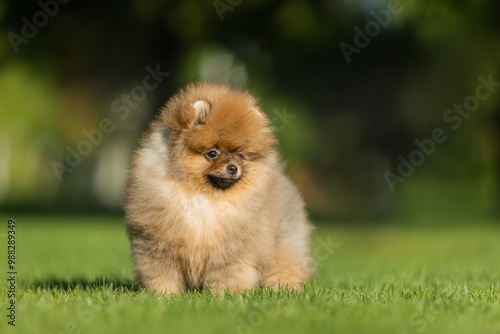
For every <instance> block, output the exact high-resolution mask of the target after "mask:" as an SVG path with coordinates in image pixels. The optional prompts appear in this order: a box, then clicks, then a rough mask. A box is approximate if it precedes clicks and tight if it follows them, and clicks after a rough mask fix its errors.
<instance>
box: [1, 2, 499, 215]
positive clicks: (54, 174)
mask: <svg viewBox="0 0 500 334" xmlns="http://www.w3.org/2000/svg"><path fill="white" fill-rule="evenodd" d="M65 2H67V1H66V0H64V1H63V0H60V2H56V1H55V0H52V1H45V2H43V1H42V2H41V3H42V4H43V5H42V4H41V3H37V2H35V1H20V0H16V1H14V0H0V24H1V25H0V35H1V36H3V37H2V38H1V39H0V205H1V207H2V211H4V212H25V213H29V212H36V213H40V212H46V213H58V212H60V213H66V214H67V213H75V214H76V213H78V214H81V213H92V214H93V213H120V212H121V198H122V191H123V184H124V179H125V172H126V169H127V167H128V163H129V161H130V158H131V154H132V152H133V150H134V149H135V147H136V146H137V142H138V140H139V138H140V136H141V133H142V131H143V130H144V129H145V128H146V127H147V124H148V123H149V121H150V120H151V119H152V118H153V117H154V115H155V114H157V112H158V109H159V108H161V106H162V105H163V103H164V102H165V101H166V100H167V99H168V98H169V97H170V96H171V95H172V94H173V93H174V92H175V91H177V90H178V89H179V88H181V87H182V86H184V85H185V84H187V83H189V82H192V81H195V80H214V81H218V82H224V83H229V84H232V85H238V86H242V87H246V88H248V89H250V90H251V91H252V92H253V93H254V94H255V95H256V96H257V97H259V99H260V100H261V102H262V106H263V108H264V110H265V111H266V112H267V113H268V114H269V116H270V117H271V118H272V119H273V122H274V125H275V127H276V130H277V135H278V137H279V138H280V141H281V144H280V150H281V152H282V153H283V156H284V158H285V160H286V161H287V170H288V173H289V174H290V175H291V177H292V179H293V180H294V181H295V182H296V183H297V184H298V186H299V188H300V189H301V191H302V193H303V194H304V197H305V198H306V201H307V203H308V208H309V211H310V213H311V216H312V217H313V219H315V220H316V221H321V220H324V221H330V222H331V221H333V222H335V221H356V222H367V221H394V222H399V223H402V224H459V223H468V222H471V221H473V222H475V223H476V222H478V221H498V215H499V213H500V210H499V208H500V191H499V189H500V188H499V185H500V181H499V180H500V150H499V144H500V141H499V134H500V87H498V85H497V84H495V83H492V84H490V86H489V87H483V88H481V90H480V92H481V94H482V95H481V96H484V95H485V94H486V93H488V97H487V98H483V99H478V98H475V97H474V96H475V95H476V94H477V92H476V91H477V87H478V85H480V84H481V83H482V82H483V81H484V80H486V81H488V80H490V81H493V82H500V67H499V64H500V20H499V17H500V4H499V3H498V2H497V1H493V0H490V1H486V0H474V1H472V0H470V1H451V0H450V1H444V0H442V1H430V0H420V1H410V0H404V1H401V2H396V4H394V5H392V4H391V2H390V1H389V2H386V1H376V0H371V1H369V0H356V1H355V0H344V1H341V0H339V1H301V0H291V1H262V0H244V1H237V0H231V1H229V0H220V1H217V0H216V1H212V0H211V1H153V0H122V1H117V0H112V1H106V2H98V1H77V0H73V1H70V2H68V3H65ZM391 6H392V7H391ZM391 10H392V11H391ZM360 31H361V33H360ZM346 50H348V51H346ZM346 54H347V56H346ZM148 67H149V69H148ZM151 69H153V70H154V69H159V70H160V71H161V72H168V73H169V75H168V76H165V75H164V76H163V77H162V78H161V79H160V81H161V82H158V85H157V86H156V87H155V88H151V89H144V87H145V86H144V83H143V79H144V78H145V76H146V75H148V73H149V72H150V71H151ZM479 77H481V78H483V81H481V79H478V78H479ZM153 82H154V81H153V80H151V81H149V84H152V83H153ZM137 87H139V88H137ZM488 89H489V90H488ZM127 96H128V98H129V100H128V104H127V102H126V100H125V99H127ZM463 103H469V104H468V106H469V108H471V109H473V111H471V112H470V113H469V112H468V111H467V112H464V113H463V114H460V113H458V112H456V111H450V112H449V113H448V109H450V108H452V109H453V106H454V104H457V105H460V104H463ZM471 105H472V107H471ZM118 106H119V107H122V109H118ZM124 106H126V107H124ZM118 110H119V112H118ZM446 116H448V117H455V118H453V120H454V121H453V122H451V121H450V118H448V121H447V120H446ZM457 117H458V118H457ZM103 119H109V120H110V122H111V124H112V128H113V130H111V131H109V132H108V133H103V132H101V134H102V138H101V139H99V138H100V137H99V136H97V135H96V136H97V137H93V138H94V140H97V139H99V140H97V141H96V142H98V143H97V144H95V145H94V144H84V142H87V143H89V139H88V137H87V135H88V133H94V134H95V133H96V132H95V131H97V130H99V129H100V127H101V122H102V120H103ZM459 121H460V124H458V122H459ZM452 126H456V129H455V128H453V127H452ZM437 128H441V129H443V131H444V133H445V135H446V138H447V139H446V140H445V141H444V142H443V143H437V144H436V143H434V144H429V145H431V146H432V145H435V149H433V150H431V151H433V152H432V154H430V155H428V156H427V155H425V156H424V155H423V154H424V153H418V152H417V151H422V149H419V148H418V146H417V144H416V143H415V140H419V141H423V142H427V143H429V142H428V141H426V140H427V138H431V136H432V133H433V131H434V130H435V129H437ZM86 134H87V135H86ZM96 138H97V139H96ZM428 147H430V146H428ZM79 149H80V150H81V151H82V152H85V155H83V154H82V155H81V161H77V160H78V159H76V158H74V157H73V158H70V161H71V159H73V160H72V161H73V162H74V165H75V166H74V167H71V166H69V165H68V158H67V156H68V154H69V152H71V150H75V151H78V150H79ZM412 157H413V159H414V160H415V159H416V160H415V161H417V162H418V165H419V166H416V167H415V168H414V170H413V171H411V172H409V174H411V175H408V176H407V177H405V178H404V180H405V181H404V182H395V181H394V184H393V188H392V189H391V185H390V184H389V183H390V182H388V180H387V178H388V175H389V174H388V173H389V172H390V173H392V174H390V175H392V176H391V177H392V179H393V180H394V175H398V174H399V175H400V177H401V172H400V171H398V169H401V168H403V169H404V168H405V167H401V166H400V164H401V159H404V160H405V161H410V158H412ZM422 157H423V158H422ZM75 161H76V162H75ZM62 166H66V167H62ZM406 168H408V166H406ZM399 180H400V181H401V180H402V179H399Z"/></svg>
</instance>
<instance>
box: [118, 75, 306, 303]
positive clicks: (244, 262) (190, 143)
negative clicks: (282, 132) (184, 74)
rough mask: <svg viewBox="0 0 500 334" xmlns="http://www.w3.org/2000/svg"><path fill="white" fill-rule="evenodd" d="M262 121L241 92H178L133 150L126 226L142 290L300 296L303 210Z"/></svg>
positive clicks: (201, 88) (206, 86)
mask: <svg viewBox="0 0 500 334" xmlns="http://www.w3.org/2000/svg"><path fill="white" fill-rule="evenodd" d="M276 145H277V141H276V138H275V136H274V134H273V131H272V128H271V126H270V121H269V119H268V117H267V116H266V115H265V114H264V113H263V112H262V110H261V109H260V107H259V105H258V103H257V101H256V99H255V98H254V97H253V96H252V95H251V94H249V93H248V92H246V91H241V90H237V89H233V88H229V87H227V86H223V85H217V84H212V83H204V82H202V83H197V84H194V85H190V86H188V87H187V88H186V89H185V90H181V91H180V92H179V93H177V94H176V95H175V96H173V97H172V98H171V99H170V101H169V102H168V103H167V104H166V106H165V107H164V108H163V110H162V113H161V115H160V117H159V118H158V119H157V120H156V121H154V122H153V124H152V127H151V131H150V132H149V133H148V134H147V135H146V137H145V138H144V139H143V141H142V143H141V146H140V148H139V149H138V150H137V152H136V154H135V157H134V159H133V162H132V164H131V168H130V170H129V177H128V181H127V187H126V196H125V198H126V200H125V201H126V203H125V210H126V221H127V230H128V233H129V236H130V241H131V247H132V252H133V256H134V260H135V268H136V273H137V277H138V279H139V281H140V283H141V284H142V285H143V286H145V287H148V288H149V289H151V290H154V291H156V292H160V293H167V294H174V293H178V292H179V291H183V290H185V289H187V288H190V287H195V288H204V287H207V286H208V287H210V288H211V289H214V290H222V289H224V290H226V289H227V290H229V291H231V292H235V291H243V290H245V289H251V288H255V287H258V286H271V287H277V286H278V285H282V286H286V285H288V287H289V288H295V289H300V287H301V284H302V283H303V282H304V280H306V279H307V278H308V277H309V276H310V274H311V266H312V261H311V257H310V251H309V246H308V244H309V236H310V233H311V230H312V226H311V225H310V224H309V222H308V220H307V216H306V213H305V210H304V202H303V200H302V198H301V196H300V194H299V193H298V191H297V189H296V188H295V186H294V185H293V184H292V183H291V182H290V180H289V179H288V178H287V177H286V176H285V175H284V174H283V172H282V170H281V167H280V161H279V156H278V153H277V150H276Z"/></svg>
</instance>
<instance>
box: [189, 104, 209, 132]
mask: <svg viewBox="0 0 500 334" xmlns="http://www.w3.org/2000/svg"><path fill="white" fill-rule="evenodd" d="M191 108H192V110H193V114H194V121H193V123H191V127H193V126H195V125H203V124H205V121H206V119H207V113H208V111H209V110H210V103H208V102H207V101H204V100H199V101H196V102H195V103H193V104H192V105H191Z"/></svg>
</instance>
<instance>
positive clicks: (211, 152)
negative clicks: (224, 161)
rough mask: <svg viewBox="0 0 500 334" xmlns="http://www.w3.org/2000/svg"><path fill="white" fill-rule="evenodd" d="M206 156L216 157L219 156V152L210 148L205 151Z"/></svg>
mask: <svg viewBox="0 0 500 334" xmlns="http://www.w3.org/2000/svg"><path fill="white" fill-rule="evenodd" d="M205 156H206V157H207V158H209V159H215V158H217V157H218V156H219V152H217V151H216V150H210V151H208V152H207V153H205Z"/></svg>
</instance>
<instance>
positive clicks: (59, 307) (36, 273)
mask: <svg viewBox="0 0 500 334" xmlns="http://www.w3.org/2000/svg"><path fill="white" fill-rule="evenodd" d="M14 218H16V222H17V232H16V233H17V234H16V236H17V263H16V265H17V271H18V276H17V278H18V282H17V283H18V289H19V291H18V296H17V299H16V305H17V321H16V327H15V328H12V327H11V326H8V325H7V317H6V314H7V310H6V305H7V303H8V301H9V298H8V297H7V293H6V290H7V289H6V288H7V285H6V283H7V282H6V280H5V279H2V280H1V283H0V292H1V294H0V298H1V301H2V302H1V305H2V307H1V308H2V310H3V311H2V314H1V319H2V320H1V323H0V332H1V333H54V334H59V333H134V334H135V333H191V332H193V333H238V334H251V333H273V334H277V333H287V334H289V333H395V334H402V333H429V334H430V333H440V334H443V333H454V334H457V333H499V332H500V260H499V255H500V227H498V226H497V227H494V226H490V225H478V224H474V225H471V226H470V227H457V228H453V229H450V228H437V227H435V228H432V227H426V228H404V229H403V228H394V227H392V228H391V227H379V226H371V227H366V226H365V227H357V228H356V227H345V226H344V227H334V226H320V227H318V228H317V230H316V231H315V235H314V244H313V253H314V254H315V257H316V259H317V260H318V268H317V274H316V276H315V278H314V279H313V280H312V281H311V282H310V283H308V284H307V286H306V287H305V290H304V291H303V292H302V293H300V294H298V295H295V294H293V293H290V292H288V291H280V292H271V291H269V290H266V289H261V290H256V291H251V292H245V293H242V294H238V295H234V296H229V295H226V296H218V295H213V294H204V293H199V292H189V293H186V294H184V295H181V296H177V297H173V298H168V299H167V298H164V297H158V296H154V295H151V294H149V293H147V292H145V291H143V290H142V289H140V288H139V287H138V286H137V285H136V284H134V283H133V272H132V260H131V257H130V251H129V246H128V241H127V237H126V235H125V231H124V226H123V224H122V222H121V220H120V219H117V218H105V217H101V218H93V217H87V218H61V217H59V218H57V217H34V216H18V217H15V216H14ZM0 223H1V224H2V226H0V244H1V245H2V246H1V247H0V249H1V252H3V254H0V257H1V258H2V260H1V264H2V267H1V271H2V274H3V273H6V272H7V268H6V261H5V258H6V238H5V237H6V235H5V233H6V232H7V220H6V219H3V220H2V221H0ZM2 277H6V275H5V276H4V275H2Z"/></svg>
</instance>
